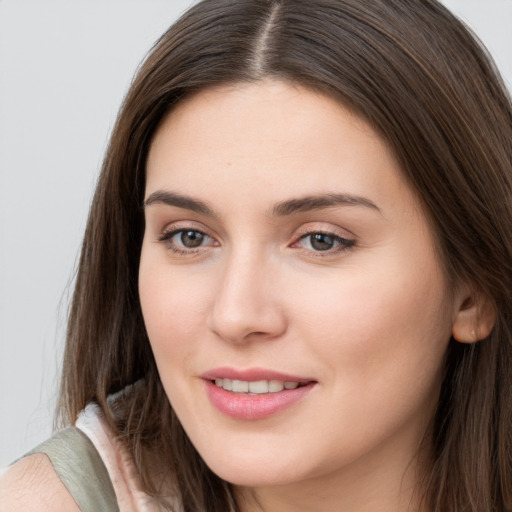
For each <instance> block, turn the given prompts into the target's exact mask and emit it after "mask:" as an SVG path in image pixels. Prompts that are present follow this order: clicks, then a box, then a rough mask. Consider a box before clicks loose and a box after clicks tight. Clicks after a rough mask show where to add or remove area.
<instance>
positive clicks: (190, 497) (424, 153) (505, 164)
mask: <svg viewBox="0 0 512 512" xmlns="http://www.w3.org/2000/svg"><path fill="white" fill-rule="evenodd" d="M265 78H275V79H280V80H285V81H288V82H291V83H295V84H299V85H302V86H304V87H307V88H310V89H312V90H315V91H319V92H321V93H323V94H327V95H330V96H332V97H334V98H336V99H337V100H338V101H340V102H341V103H342V104H344V105H345V106H346V107H348V108H350V109H352V110H353V111H354V112H356V113H357V114H358V115H360V116H362V117H363V118H364V119H366V120H367V121H368V122H369V123H370V124H371V125H372V126H373V127H374V129H375V130H377V132H378V133H380V134H381V135H382V137H383V138H384V139H385V140H387V142H388V143H389V145H390V147H391V148H392V149H393V151H394V153H395V155H396V157H397V158H398V160H399V162H400V165H401V168H402V171H403V174H404V176H405V177H406V178H407V180H408V182H409V183H410V184H411V187H412V188H413V190H415V191H416V193H417V195H418V197H419V198H420V200H421V202H422V204H423V206H424V210H425V213H426V214H427V216H428V218H429V220H430V223H431V226H432V229H433V233H434V235H435V238H436V242H437V244H438V252H439V254H440V257H441V259H442V262H443V265H444V268H445V269H446V273H447V275H448V276H450V277H451V279H452V283H453V285H454V286H455V285H456V284H457V283H467V284H470V285H471V286H473V287H474V288H475V289H476V290H478V291H479V293H483V294H484V295H485V296H486V297H487V298H488V299H489V300H490V301H492V303H493V305H494V307H495V309H496V317H497V319H496V326H495V328H494V330H493V332H492V333H491V335H490V336H489V337H488V338H487V339H485V340H483V341H481V342H479V343H477V344H472V345H462V344H459V343H457V342H455V341H454V340H452V342H451V343H450V347H449V350H448V353H447V360H446V370H445V377H444V381H443V386H442V391H441V396H440V402H439V408H438V412H437V415H436V418H434V420H433V425H432V431H431V436H430V437H428V438H426V439H428V442H431V443H432V460H431V464H430V468H429V472H428V474H426V475H425V478H424V487H423V488H422V489H421V492H422V493H423V495H424V496H425V500H426V501H427V502H428V504H429V507H430V508H431V509H432V511H433V512H458V511H460V510H465V511H467V512H477V511H478V512H481V511H482V510H485V511H496V512H498V511H500V512H501V511H504V510H511V509H512V487H511V486H512V474H511V472H512V458H511V457H512V455H511V454H512V429H511V420H512V418H511V416H512V403H511V400H510V397H511V391H512V373H511V372H510V368H511V363H512V346H511V340H512V333H511V328H512V311H511V310H512V222H511V220H512V197H511V191H512V108H511V102H510V97H509V96H508V93H507V91H506V88H505V86H504V85H503V82H502V81H501V79H500V77H499V75H498V73H497V72H496V70H495V68H494V65H493V64H492V62H491V61H490V59H489V57H488V55H487V54H486V52H485V50H484V49H483V47H482V45H481V44H479V43H478V42H477V41H476V40H475V39H474V37H472V36H471V34H470V33H469V32H468V30H467V29H466V28H465V27H464V26H463V25H462V23H461V22H460V21H458V20H457V19H456V18H455V17H454V16H453V15H451V14H450V13H449V12H448V11H447V10H446V9H445V8H444V7H443V6H442V5H440V4H439V3H438V2H437V1H435V0H408V1H407V2H404V1H400V0H371V1H369V0H343V1H342V0H336V1H335V0H204V1H202V2H200V3H198V4H197V5H195V6H194V7H192V8H191V9H190V10H189V11H188V12H187V13H185V15H183V16H182V17H181V18H180V19H179V20H178V21H177V22H176V23H175V24H174V25H173V26H172V27H171V28H170V29H169V30H168V31H167V32H166V33H165V34H164V35H163V36H162V37H161V38H160V39H159V40H158V41H157V43H156V44H155V46H154V47H153V49H152V51H151V52H150V54H149V55H148V57H147V58H146V60H145V62H144V63H143V64H142V66H141V67H140V69H139V71H138V74H137V75H136V77H135V79H134V81H133V84H132V86H131V88H130V91H129V92H128V94H127V96H126V98H125V100H124V103H123V105H122V108H121V110H120V113H119V116H118V119H117V122H116V125H115V128H114V131H113V134H112V138H111V141H110V145H109V147H108V150H107V154H106V157H105V161H104V164H103V169H102V172H101V175H100V177H99V181H98V185H97V189H96V193H95V196H94V199H93V203H92V207H91V211H90V215H89V220H88V224H87V229H86V233H85V238H84V242H83V247H82V252H81V257H80V263H79V268H78V273H77V278H76V285H75V292H74V297H73V302H72V305H71V310H70V315H69V323H68V332H67V346H66V352H65V356H64V369H63V379H62V388H61V397H60V406H59V412H60V415H61V418H62V420H63V421H64V422H66V423H68V422H73V421H75V419H76V417H77V415H78V413H79V412H80V411H81V410H82V409H83V408H84V407H85V406H86V405H87V403H89V402H91V401H95V402H97V403H99V404H100V405H101V407H102V409H103V410H104V413H105V415H106V418H107V419H108V421H109V422H110V424H111V425H112V427H113V428H115V429H116V431H117V432H118V434H119V436H121V437H122V438H123V439H124V441H125V442H126V444H127V446H128V447H129V449H130V451H131V452H132V454H133V456H134V460H135V462H136V465H137V468H138V470H139V473H140V475H141V478H142V483H143V485H144V488H145V490H146V491H147V492H149V493H150V494H153V495H159V494H161V493H162V492H163V491H162V487H161V481H165V478H166V476H167V475H168V473H166V472H165V471H163V473H162V474H160V475H159V477H155V474H154V473H153V472H152V471H151V468H152V464H151V461H152V460H154V458H155V457H156V455H157V454H158V456H159V460H163V462H165V463H167V464H168V468H166V469H167V471H168V472H169V473H172V474H173V475H174V477H175V478H176V479H177V482H178V485H179V492H180V493H181V497H182V500H183V506H184V510H185V511H186V512H191V511H208V512H225V511H226V510H230V508H229V507H231V509H232V510H236V504H235V503H234V502H233V499H232V497H231V493H230V490H229V484H227V483H226V482H223V481H222V480H220V479H219V478H218V477H217V476H216V475H214V474H213V473H212V472H211V471H210V470H209V469H208V468H207V467H206V465H205V463H204V462H203V461H202V459H201V457H200V456H199V455H198V454H197V452H196V451H195V449H194V447H193V446H192V444H191V443H190V440H189V439H188V437H187V436H186V434H185V433H184V431H183V429H182V427H181V425H180V423H179V421H178V419H177V418H176V415H175V414H174V412H173V410H172V407H171V406H170V404H169V401H168V399H167V397H166V395H165V392H164V390H163V388H162V385H161V383H160V379H159V377H158V372H157V368H156V364H155V361H154V358H153V354H152V352H151V348H150V345H149V340H148V338H147V334H146V331H145V328H144V321H143V318H142V313H141V308H140V304H139V299H138V290H137V281H138V265H139V257H140V250H141V244H142V237H143V233H144V218H143V212H142V209H141V205H142V200H143V194H144V188H145V162H146V158H147V154H148V150H149V145H150V143H151V140H152V137H153V134H154V133H155V131H156V129H157V128H158V126H159V123H160V122H161V121H162V119H163V118H164V117H165V115H166V114H167V113H168V112H169V111H170V110H171V109H172V108H173V106H174V105H176V103H177V102H179V101H180V100H181V99H183V98H185V97H187V96H189V95H191V94H193V93H195V92H197V91H200V90H203V89H205V88H208V87H213V86H216V85H220V84H236V83H240V82H254V81H258V80H262V79H265ZM135 383H137V384H136V385H134V384H135ZM129 385H134V386H133V387H132V389H131V392H130V393H125V394H124V395H122V396H125V397H126V399H125V400H124V401H123V400H122V399H121V398H119V400H118V402H117V405H116V404H112V403H110V404H109V403H108V402H107V399H108V396H109V395H111V394H112V393H116V392H118V391H121V390H123V389H124V388H126V386H129Z"/></svg>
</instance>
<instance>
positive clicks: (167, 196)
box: [144, 190, 217, 217]
mask: <svg viewBox="0 0 512 512" xmlns="http://www.w3.org/2000/svg"><path fill="white" fill-rule="evenodd" d="M152 204H165V205H167V206H177V207H178V208H184V209H185V210H191V211H193V212H196V213H201V214H203V215H207V216H208V217H217V214H216V213H215V212H214V211H213V210H212V209H211V208H210V207H209V206H208V205H207V204H206V203H204V202H203V201H199V200H198V199H194V198H192V197H188V196H184V195H182V194H176V193H175V192H168V191H166V190H157V191H156V192H153V193H152V194H150V195H149V196H148V198H147V199H146V200H145V201H144V206H150V205H152Z"/></svg>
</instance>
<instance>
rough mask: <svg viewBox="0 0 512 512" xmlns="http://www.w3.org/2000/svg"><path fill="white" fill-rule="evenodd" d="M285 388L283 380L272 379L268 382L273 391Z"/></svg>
mask: <svg viewBox="0 0 512 512" xmlns="http://www.w3.org/2000/svg"><path fill="white" fill-rule="evenodd" d="M283 389H284V382H281V381H280V380H271V381H269V383H268V390H269V391H270V392H271V393H277V392H279V391H283Z"/></svg>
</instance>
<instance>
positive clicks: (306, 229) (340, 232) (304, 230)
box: [290, 222, 357, 257]
mask: <svg viewBox="0 0 512 512" xmlns="http://www.w3.org/2000/svg"><path fill="white" fill-rule="evenodd" d="M315 234H322V235H326V236H329V237H331V238H333V239H334V241H335V242H338V246H335V247H333V248H331V249H326V250H324V251H320V250H314V249H309V248H305V247H300V246H299V244H300V242H301V241H302V240H304V239H306V238H307V237H308V236H311V235H315ZM356 242H357V239H356V237H355V235H353V234H352V233H351V232H349V231H348V230H346V229H341V228H339V227H337V226H333V225H332V224H331V225H329V226H326V224H325V223H317V222H315V223H308V224H305V225H303V226H301V227H300V228H299V229H298V230H297V232H296V233H295V234H294V237H293V242H292V244H291V245H290V247H292V248H297V249H299V250H303V251H304V252H306V253H308V254H309V255H312V256H314V257H328V256H334V255H337V254H339V253H342V252H346V251H348V250H350V249H352V248H353V247H354V246H355V245H356Z"/></svg>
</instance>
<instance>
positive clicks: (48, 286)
mask: <svg viewBox="0 0 512 512" xmlns="http://www.w3.org/2000/svg"><path fill="white" fill-rule="evenodd" d="M190 3H191V2H190V1H185V0H168V1H163V0H108V1H105V0H73V1H71V0H60V1H57V0H53V1H49V0H46V1H42V0H33V1H30V0H0V467H2V466H5V465H6V464H8V463H9V462H10V461H11V460H12V459H14V458H15V457H17V456H19V455H21V454H22V453H23V452H24V451H26V450H28V449H30V448H31V447H33V446H34V445H35V444H36V443H38V442H39V441H41V440H43V439H44V438H46V437H48V436H49V435H50V433H51V430H52V416H53V409H54V407H55V395H56V391H57V386H58V367H59V361H60V358H61V355H62V346H63V337H64V323H65V317H66V310H67V306H68V297H69V292H70V289H69V283H70V282H71V280H72V276H73V269H74V265H75V263H76V259H77V254H78V249H79V244H80V240H81V237H82V232H83V229H84V226H85V221H86V216H87V209H88V203H89V200H90V198H91V194H92V190H93V186H94V182H95V180H96V177H97V173H98V170H99V167H100V164H101V159H102V155H103V152H104V150H105V147H106V143H107V139H108V135H109V132H110V129H111V127H112V124H113V121H114V118H115V114H116V111H117V108H118V107H119V105H120V102H121V99H122V97H123V95H124V93H125V92H126V90H127V87H128V85H129V83H130V79H131V77H132V74H133V72H134V70H135V69H136V67H137V65H138V63H139V62H140V60H141V59H142V58H143V56H144V55H145V53H146V51H147V50H148V49H149V48H150V46H151V45H152V43H153V42H154V41H155V40H156V38H157V37H158V36H159V35H160V34H161V33H162V32H163V31H164V30H165V29H166V28H167V27H168V26H169V25H170V24H171V23H172V21H173V20H174V19H175V18H176V17H177V16H178V15H179V14H180V13H181V12H183V11H184V10H185V9H186V8H187V6H188V5H190ZM445 4H446V5H447V6H448V7H450V8H451V9H452V10H454V11H455V12H456V13H457V14H458V15H459V16H461V17H462V18H463V19H464V20H465V21H466V22H467V23H468V24H469V25H470V26H471V27H472V28H473V29H474V30H475V32H476V33H477V34H478V35H479V36H480V38H481V39H482V40H483V41H484V43H485V44H486V45H487V46H488V48H489V50H490V51H491V53H492V54H493V55H494V57H495V59H496V62H497V64H498V67H499V68H500V69H501V71H502V73H503V75H504V76H505V79H506V81H507V83H508V84H509V86H510V84H512V30H511V29H510V27H511V26H512V0H445Z"/></svg>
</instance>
